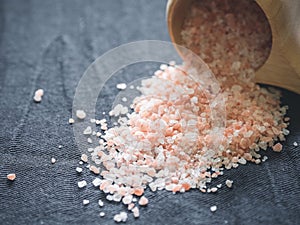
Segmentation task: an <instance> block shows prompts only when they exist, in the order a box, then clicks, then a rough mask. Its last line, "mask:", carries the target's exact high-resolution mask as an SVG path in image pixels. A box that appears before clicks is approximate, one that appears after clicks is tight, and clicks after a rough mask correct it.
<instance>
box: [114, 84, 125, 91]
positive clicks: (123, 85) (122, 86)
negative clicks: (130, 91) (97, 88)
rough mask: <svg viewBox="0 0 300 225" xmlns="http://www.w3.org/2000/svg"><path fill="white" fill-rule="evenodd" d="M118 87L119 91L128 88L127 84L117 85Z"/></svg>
mask: <svg viewBox="0 0 300 225" xmlns="http://www.w3.org/2000/svg"><path fill="white" fill-rule="evenodd" d="M116 87H117V88H118V89H120V90H125V89H126V87H127V85H126V84H125V83H120V84H117V86H116Z"/></svg>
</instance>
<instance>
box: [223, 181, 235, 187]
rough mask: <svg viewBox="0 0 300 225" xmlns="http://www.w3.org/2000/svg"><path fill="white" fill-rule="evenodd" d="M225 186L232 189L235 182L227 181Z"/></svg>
mask: <svg viewBox="0 0 300 225" xmlns="http://www.w3.org/2000/svg"><path fill="white" fill-rule="evenodd" d="M225 184H226V186H227V187H229V188H231V187H232V184H233V181H232V180H226V181H225Z"/></svg>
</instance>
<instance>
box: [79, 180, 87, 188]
mask: <svg viewBox="0 0 300 225" xmlns="http://www.w3.org/2000/svg"><path fill="white" fill-rule="evenodd" d="M86 185H87V182H86V181H85V180H83V181H79V182H78V187H79V188H83V187H85V186H86Z"/></svg>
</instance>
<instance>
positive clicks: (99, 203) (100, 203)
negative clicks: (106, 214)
mask: <svg viewBox="0 0 300 225" xmlns="http://www.w3.org/2000/svg"><path fill="white" fill-rule="evenodd" d="M98 205H99V206H100V207H102V206H104V202H103V201H102V200H101V199H99V201H98Z"/></svg>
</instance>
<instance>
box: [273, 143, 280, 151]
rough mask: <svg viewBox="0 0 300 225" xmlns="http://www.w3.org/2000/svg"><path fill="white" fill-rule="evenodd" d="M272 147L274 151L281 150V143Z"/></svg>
mask: <svg viewBox="0 0 300 225" xmlns="http://www.w3.org/2000/svg"><path fill="white" fill-rule="evenodd" d="M272 149H273V151H274V152H281V150H282V144H280V143H277V144H276V145H274V146H273V147H272Z"/></svg>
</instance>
